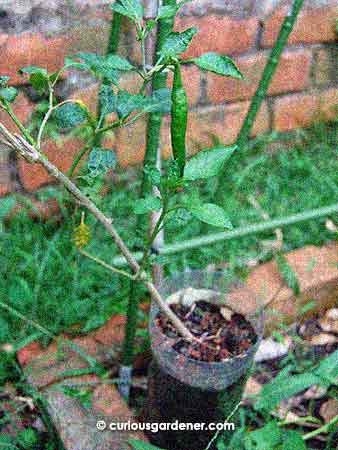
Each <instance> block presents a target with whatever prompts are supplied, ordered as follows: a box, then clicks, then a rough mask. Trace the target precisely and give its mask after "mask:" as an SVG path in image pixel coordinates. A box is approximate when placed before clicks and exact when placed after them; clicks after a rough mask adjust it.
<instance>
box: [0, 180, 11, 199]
mask: <svg viewBox="0 0 338 450" xmlns="http://www.w3.org/2000/svg"><path fill="white" fill-rule="evenodd" d="M11 189H12V187H11V185H10V183H2V182H1V183H0V197H2V196H3V195H6V194H8V193H9V192H11Z"/></svg>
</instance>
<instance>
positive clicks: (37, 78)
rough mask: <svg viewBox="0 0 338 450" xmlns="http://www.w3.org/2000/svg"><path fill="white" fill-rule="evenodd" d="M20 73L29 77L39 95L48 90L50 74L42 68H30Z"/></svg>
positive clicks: (25, 68)
mask: <svg viewBox="0 0 338 450" xmlns="http://www.w3.org/2000/svg"><path fill="white" fill-rule="evenodd" d="M20 73H26V74H28V75H29V82H30V84H31V85H32V86H33V88H34V89H35V90H36V91H37V92H38V93H43V92H44V91H45V90H47V89H48V81H49V78H48V72H47V70H46V69H43V68H42V67H36V66H29V67H24V68H23V69H20Z"/></svg>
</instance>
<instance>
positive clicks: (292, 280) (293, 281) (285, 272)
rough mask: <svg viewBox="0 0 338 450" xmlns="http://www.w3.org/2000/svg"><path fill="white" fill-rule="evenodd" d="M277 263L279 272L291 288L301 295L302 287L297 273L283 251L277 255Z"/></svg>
mask: <svg viewBox="0 0 338 450" xmlns="http://www.w3.org/2000/svg"><path fill="white" fill-rule="evenodd" d="M276 263H277V267H278V270H279V273H280V274H281V276H282V278H283V280H284V281H285V283H286V284H287V286H288V287H289V288H291V289H292V290H293V292H294V294H295V295H299V293H300V287H299V283H298V279H297V275H296V274H295V272H294V270H293V269H292V267H291V266H290V264H289V263H288V261H287V259H286V258H285V256H284V255H282V254H281V253H278V254H277V255H276Z"/></svg>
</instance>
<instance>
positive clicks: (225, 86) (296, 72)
mask: <svg viewBox="0 0 338 450" xmlns="http://www.w3.org/2000/svg"><path fill="white" fill-rule="evenodd" d="M266 61H267V55H266V53H262V52H260V53H257V54H254V55H250V56H243V57H240V58H237V59H236V63H237V64H238V67H239V69H240V70H241V71H242V73H243V75H244V77H245V79H244V80H235V79H233V78H224V77H221V76H218V75H214V74H212V73H208V75H207V96H208V99H209V101H210V102H211V103H224V102H226V101H235V100H244V99H248V98H250V97H252V96H253V95H254V93H255V92H256V89H257V87H258V83H259V80H260V78H261V75H262V72H263V69H264V67H265V64H266ZM310 66H311V52H310V51H308V50H297V51H287V52H285V53H284V54H283V55H282V57H281V60H280V62H279V65H278V68H277V70H276V73H275V75H274V77H273V79H272V82H271V85H270V87H269V90H268V93H269V94H270V95H271V94H272V95H274V94H278V93H283V92H292V91H300V90H303V89H304V88H306V87H307V86H308V85H309V76H310Z"/></svg>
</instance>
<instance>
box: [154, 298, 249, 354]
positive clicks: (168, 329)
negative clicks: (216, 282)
mask: <svg viewBox="0 0 338 450" xmlns="http://www.w3.org/2000/svg"><path fill="white" fill-rule="evenodd" d="M170 307H171V309H172V311H173V312H174V313H175V314H176V315H177V316H178V317H179V318H180V319H181V320H182V321H183V322H184V324H185V326H186V327H187V328H188V329H189V330H190V331H191V332H192V334H193V335H194V336H196V337H197V338H198V339H199V341H200V342H192V343H190V342H186V341H185V340H183V339H182V338H181V337H180V336H179V335H178V333H177V331H176V329H175V328H174V326H173V325H172V324H171V323H170V322H169V320H168V319H167V318H166V317H165V316H163V315H162V314H161V313H159V315H158V316H157V318H156V319H155V321H156V324H157V326H158V327H159V328H160V329H161V330H162V332H163V333H164V334H165V335H166V336H168V337H169V338H172V339H173V348H174V350H176V351H177V352H178V353H181V354H182V355H184V356H187V357H189V358H192V359H195V360H198V361H205V362H220V361H224V360H226V359H228V358H232V357H234V356H237V355H240V354H243V353H245V352H246V351H247V350H248V349H249V347H251V346H252V345H253V344H254V343H255V342H256V340H257V335H256V333H255V331H254V329H253V327H252V325H251V324H250V322H248V321H247V320H246V319H245V318H244V317H243V316H242V315H241V314H238V313H233V314H232V315H231V320H227V319H226V318H225V317H223V315H222V314H221V312H220V307H219V306H217V305H214V304H211V303H209V302H205V301H198V302H196V303H193V305H192V307H190V308H187V307H185V306H183V305H181V304H179V303H177V304H173V305H171V306H170Z"/></svg>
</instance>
